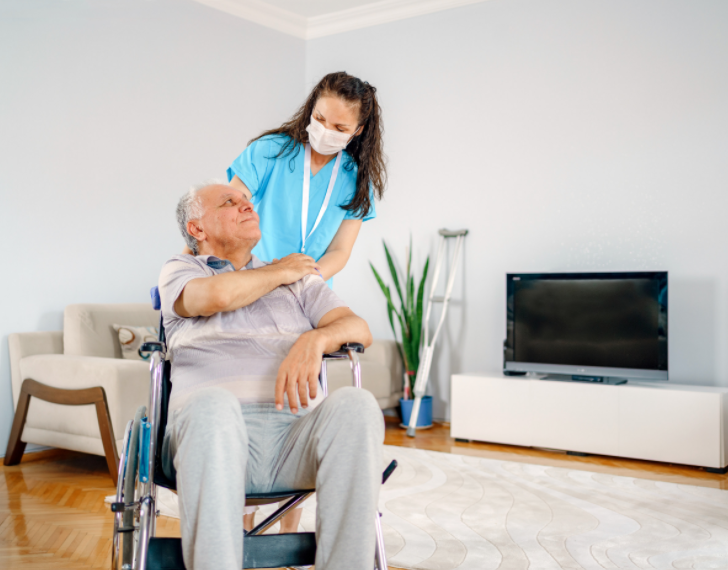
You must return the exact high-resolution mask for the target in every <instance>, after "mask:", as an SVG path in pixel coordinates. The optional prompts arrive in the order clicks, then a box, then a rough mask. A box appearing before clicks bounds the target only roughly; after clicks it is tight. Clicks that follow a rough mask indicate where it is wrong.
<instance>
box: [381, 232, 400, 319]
mask: <svg viewBox="0 0 728 570" xmlns="http://www.w3.org/2000/svg"><path fill="white" fill-rule="evenodd" d="M382 243H383V244H384V253H385V254H386V255H387V264H388V265H389V272H390V273H391V274H392V281H394V287H395V288H396V289H397V294H398V295H399V301H400V303H401V304H402V308H404V307H406V305H405V302H404V297H403V296H402V288H401V287H400V286H399V275H398V274H397V268H396V267H395V266H394V261H392V256H391V255H390V254H389V248H387V243H386V242H385V241H384V240H382Z"/></svg>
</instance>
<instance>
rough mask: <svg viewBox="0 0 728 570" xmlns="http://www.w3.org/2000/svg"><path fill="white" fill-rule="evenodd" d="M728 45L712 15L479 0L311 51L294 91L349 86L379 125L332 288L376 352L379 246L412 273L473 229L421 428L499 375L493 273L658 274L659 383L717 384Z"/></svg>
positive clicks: (727, 195) (714, 4) (725, 6)
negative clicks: (661, 315) (409, 258)
mask: <svg viewBox="0 0 728 570" xmlns="http://www.w3.org/2000/svg"><path fill="white" fill-rule="evenodd" d="M727 29H728V3H726V2H725V1H724V0H713V1H708V0H700V1H695V0H680V1H675V0H669V1H665V0H642V1H640V2H634V1H632V0H594V1H591V2H582V1H579V0H552V1H550V2H541V1H538V0H490V1H488V2H484V3H482V4H477V5H471V6H467V7H463V8H458V9H453V10H450V11H447V12H441V13H437V14H432V15H428V16H422V17H419V18H414V19H411V20H405V21H400V22H395V23H391V24H386V25H382V26H378V27H375V28H369V29H363V30H358V31H354V32H350V33H347V34H344V35H338V36H332V37H327V38H322V39H317V40H312V41H310V42H309V43H308V47H307V55H306V62H307V63H306V66H307V69H306V81H307V88H308V87H310V86H311V85H312V84H313V83H314V82H315V81H317V80H318V79H319V78H320V77H321V76H322V75H323V74H324V73H327V72H329V71H333V70H338V69H345V70H346V71H348V72H349V73H353V74H355V75H358V76H360V77H362V78H364V79H366V80H369V81H370V82H371V83H372V84H373V85H375V86H377V88H378V89H379V94H380V97H381V104H382V106H383V109H384V117H385V126H386V131H387V132H386V143H385V147H386V150H387V153H388V154H389V157H390V164H391V169H390V173H391V180H390V188H389V191H388V194H387V196H386V199H385V200H384V202H383V203H382V204H380V205H379V217H378V218H377V220H376V221H374V222H370V223H368V224H367V225H366V226H365V229H364V230H363V232H362V234H361V237H360V239H359V241H358V243H357V245H356V250H355V256H354V258H353V260H352V261H351V262H350V264H349V267H347V269H346V271H345V272H344V273H343V274H342V275H341V276H340V277H337V279H336V289H337V291H338V292H339V293H340V294H341V295H342V296H343V297H344V298H345V299H348V300H350V301H351V302H352V304H353V306H354V308H356V309H357V310H358V311H359V312H360V313H362V314H363V315H365V316H366V317H367V318H368V319H369V321H370V323H371V325H372V328H373V331H374V333H375V336H379V337H383V336H391V333H390V332H389V325H388V323H387V321H386V313H385V305H384V302H383V298H382V295H381V293H380V292H379V291H378V288H377V286H376V283H375V281H374V279H373V277H372V276H371V275H370V270H369V268H368V266H367V263H366V261H367V260H372V261H374V262H375V264H376V265H377V266H378V267H379V268H380V269H382V270H384V269H385V265H384V257H383V253H382V247H381V239H382V238H384V239H386V240H387V241H388V242H389V244H391V246H393V247H394V248H395V249H396V250H397V252H398V253H399V254H400V256H401V257H402V258H403V257H404V247H405V245H406V242H407V239H408V234H409V233H410V232H411V233H412V235H413V238H414V244H415V249H416V254H417V255H416V258H417V260H418V262H419V263H420V264H421V263H422V261H423V260H424V256H425V255H426V254H428V253H433V252H434V245H435V235H436V231H437V229H438V228H440V227H443V226H446V227H449V228H460V227H466V228H469V229H470V235H469V236H468V238H467V244H466V250H465V264H464V269H463V273H462V275H460V276H459V277H458V281H457V285H456V291H455V299H456V301H457V304H456V305H455V306H454V307H453V310H452V313H451V316H450V318H449V322H448V327H447V331H446V335H445V338H444V339H443V340H444V342H443V345H442V347H441V348H442V350H441V351H440V357H439V359H438V362H437V370H436V371H435V374H434V376H435V378H434V388H433V391H434V395H435V397H436V408H435V416H436V417H440V418H447V417H448V416H449V411H448V409H447V401H448V398H449V384H448V382H449V380H448V379H449V375H450V373H456V372H461V371H477V370H496V369H498V368H500V366H501V362H502V352H501V346H502V341H503V337H504V332H505V304H504V297H505V278H504V275H505V273H506V272H508V271H579V270H605V271H612V270H614V271H617V270H648V269H655V270H662V269H665V270H668V271H669V272H670V322H669V327H670V329H669V335H670V354H669V358H670V376H671V381H674V382H686V383H700V384H706V385H722V386H726V385H728V350H726V347H728V314H727V310H728V263H727V262H726V253H725V252H726V244H727V243H728V224H726V222H725V215H726V210H727V209H728V208H727V207H728V168H726V156H728V105H726V101H728V34H726V33H725V32H726V30H727ZM445 354H451V357H450V358H449V359H448V358H446V357H445Z"/></svg>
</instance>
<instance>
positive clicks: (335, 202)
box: [227, 135, 376, 261]
mask: <svg viewBox="0 0 728 570" xmlns="http://www.w3.org/2000/svg"><path fill="white" fill-rule="evenodd" d="M287 140H289V137H288V136H287V135H268V136H265V137H263V138H260V139H258V140H257V141H254V142H252V143H251V144H250V145H249V146H248V148H246V149H245V150H244V151H243V153H242V154H241V155H240V156H238V157H237V158H236V159H235V160H234V161H233V163H232V164H231V165H230V168H228V170H227V177H228V181H230V180H232V179H233V176H236V175H237V177H238V178H240V180H242V181H243V182H244V183H245V185H246V186H247V187H248V189H249V190H250V192H251V193H252V194H253V205H254V206H255V211H256V212H258V215H259V216H260V229H261V234H262V238H261V240H260V242H259V243H258V245H256V246H255V248H254V249H253V253H254V254H255V255H256V256H258V258H259V259H262V260H264V261H271V260H273V259H274V258H278V259H280V258H282V257H285V256H286V255H289V254H291V253H300V251H301V244H302V240H301V206H302V204H301V201H302V199H303V159H304V154H305V148H304V146H303V145H301V144H298V149H294V150H293V153H291V154H289V155H286V156H282V157H280V158H277V155H278V152H279V151H280V148H281V146H283V145H284V144H285V142H286V141H287ZM296 150H297V151H298V152H297V154H296V155H295V156H293V154H294V153H296ZM334 162H336V160H335V159H334V160H330V161H329V162H328V163H327V164H326V166H324V167H323V168H322V169H321V170H319V171H318V172H317V173H316V176H312V177H311V185H310V189H309V204H308V227H307V228H306V235H307V236H308V234H309V232H310V231H311V228H313V225H314V223H316V218H317V217H318V214H319V211H320V210H321V206H322V204H323V203H324V197H325V196H326V190H327V189H328V186H329V181H330V180H331V172H332V171H333V169H334ZM356 175H357V166H356V163H355V162H354V160H353V158H352V157H351V155H350V154H348V153H347V152H346V151H344V152H343V154H342V157H341V166H340V167H339V173H338V175H337V177H336V184H335V185H334V189H333V192H332V194H331V200H330V202H329V206H328V208H326V212H325V213H324V215H323V218H321V222H320V223H319V225H318V227H317V228H316V231H315V232H314V233H313V234H312V235H311V236H310V237H307V238H306V255H310V256H311V257H313V258H314V259H315V260H316V261H318V260H319V259H320V258H321V256H323V255H324V253H326V249H327V248H328V247H329V244H330V243H331V240H333V239H334V235H336V232H337V231H338V230H339V226H340V225H341V222H343V221H344V220H352V219H358V218H357V216H355V215H354V213H353V212H351V211H348V210H344V209H343V208H342V207H341V206H344V205H346V204H348V203H349V202H351V199H352V198H353V196H354V193H355V192H356ZM371 204H372V206H371V209H370V210H369V213H368V214H367V215H366V216H365V217H364V218H363V220H364V221H367V220H371V219H372V218H374V217H376V211H375V210H374V196H373V193H372V196H371Z"/></svg>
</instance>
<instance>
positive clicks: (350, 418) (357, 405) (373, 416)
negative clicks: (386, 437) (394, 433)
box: [321, 386, 384, 437]
mask: <svg viewBox="0 0 728 570" xmlns="http://www.w3.org/2000/svg"><path fill="white" fill-rule="evenodd" d="M321 405H327V406H329V407H330V408H331V412H332V413H334V414H335V415H336V416H338V417H340V418H341V419H342V421H344V422H345V423H346V424H347V425H348V426H350V427H356V426H358V427H360V428H362V429H365V430H367V431H374V432H375V433H379V432H381V434H382V437H383V434H384V418H383V417H382V410H381V409H380V407H379V404H378V403H377V400H376V398H375V397H374V395H373V394H372V393H371V392H369V391H368V390H363V389H361V388H354V387H351V386H347V387H345V388H339V389H338V390H336V391H335V392H332V393H331V395H330V396H329V397H327V398H326V399H325V400H324V401H323V403H322V404H321Z"/></svg>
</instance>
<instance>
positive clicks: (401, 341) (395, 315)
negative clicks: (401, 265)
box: [369, 236, 432, 427]
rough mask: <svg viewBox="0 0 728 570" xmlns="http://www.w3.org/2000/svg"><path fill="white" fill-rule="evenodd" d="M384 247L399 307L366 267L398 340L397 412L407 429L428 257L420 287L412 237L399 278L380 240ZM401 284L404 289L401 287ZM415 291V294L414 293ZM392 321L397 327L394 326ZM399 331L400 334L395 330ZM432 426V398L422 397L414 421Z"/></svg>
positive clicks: (385, 248)
mask: <svg viewBox="0 0 728 570" xmlns="http://www.w3.org/2000/svg"><path fill="white" fill-rule="evenodd" d="M382 243H383V245H384V253H385V255H386V256H387V265H388V266H389V272H390V274H391V276H392V281H393V283H394V288H395V291H396V292H397V298H398V300H399V307H396V306H395V304H394V301H393V299H392V291H391V289H390V287H389V285H386V284H385V283H384V280H383V279H382V277H381V276H380V275H379V272H378V271H377V270H376V268H375V267H374V265H373V264H372V263H371V262H370V263H369V266H370V267H371V268H372V271H373V272H374V277H375V278H376V279H377V283H379V287H380V288H381V289H382V293H384V298H385V299H386V300H387V316H388V317H389V325H390V326H391V327H392V333H393V334H394V339H395V340H396V341H397V349H398V350H399V355H400V356H401V357H402V363H403V364H404V370H405V372H404V398H400V401H399V403H400V410H401V416H402V423H403V424H404V425H405V426H406V425H408V424H409V420H410V415H411V413H412V405H413V403H414V397H415V396H414V389H415V379H416V378H417V369H418V368H419V366H420V344H421V339H422V301H423V298H424V295H425V281H426V280H427V269H428V267H429V265H430V258H429V256H428V257H427V259H426V260H425V267H424V270H423V271H422V278H421V279H420V281H419V284H417V283H416V282H415V276H414V275H413V273H412V237H411V236H410V247H409V252H408V253H407V272H406V274H405V275H404V276H403V277H404V279H400V274H399V272H398V271H397V267H396V266H395V264H394V260H393V259H392V256H391V255H390V253H389V248H388V247H387V244H386V242H384V240H382ZM402 285H403V286H402ZM415 291H416V293H415ZM395 322H396V323H397V325H398V326H395ZM398 329H399V333H398V332H397V330H398ZM431 425H432V396H424V397H423V398H422V404H421V407H420V413H419V416H418V418H417V427H429V426H431Z"/></svg>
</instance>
